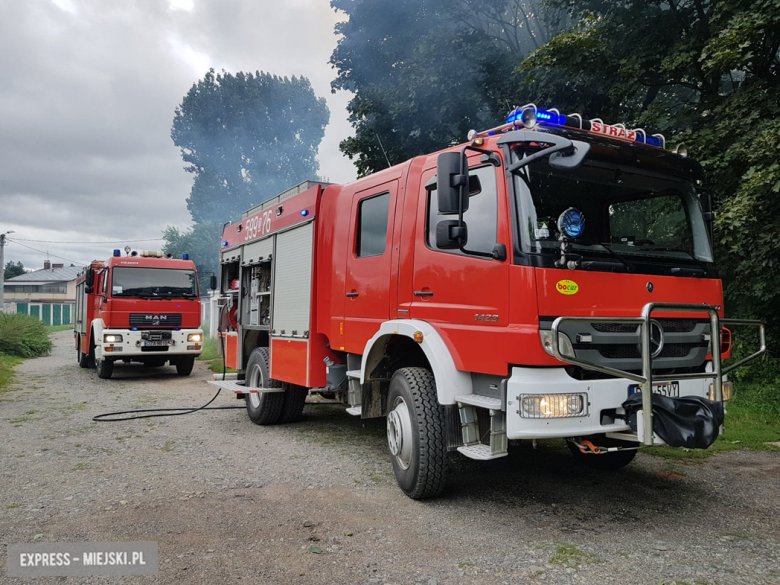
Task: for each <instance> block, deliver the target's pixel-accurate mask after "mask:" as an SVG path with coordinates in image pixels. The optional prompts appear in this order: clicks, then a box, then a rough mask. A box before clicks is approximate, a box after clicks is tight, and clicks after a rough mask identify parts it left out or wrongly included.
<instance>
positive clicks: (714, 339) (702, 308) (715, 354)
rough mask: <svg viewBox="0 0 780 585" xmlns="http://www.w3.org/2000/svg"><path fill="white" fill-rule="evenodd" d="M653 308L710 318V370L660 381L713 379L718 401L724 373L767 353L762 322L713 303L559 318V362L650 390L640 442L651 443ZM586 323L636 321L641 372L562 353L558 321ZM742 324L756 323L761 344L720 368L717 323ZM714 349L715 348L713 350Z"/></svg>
mask: <svg viewBox="0 0 780 585" xmlns="http://www.w3.org/2000/svg"><path fill="white" fill-rule="evenodd" d="M654 311H666V312H677V313H707V315H708V316H709V319H710V339H711V342H710V343H711V351H710V355H711V358H712V372H704V373H701V374H695V373H694V374H677V375H675V376H668V375H660V376H657V377H656V378H655V379H657V380H661V381H668V380H672V379H673V378H674V379H675V380H677V379H686V380H694V379H712V380H713V390H714V392H713V394H714V398H715V400H717V401H722V400H723V375H724V374H727V373H728V372H731V371H732V370H734V369H736V368H738V367H740V366H743V365H744V364H746V363H747V362H749V361H751V360H754V359H755V358H757V357H759V356H760V355H762V354H764V353H765V352H766V334H765V331H764V324H763V323H762V322H761V321H756V320H750V319H720V316H719V315H718V309H717V308H715V307H714V306H712V305H707V304H701V305H695V304H683V303H647V304H646V305H645V306H644V307H642V316H641V317H558V318H557V319H555V321H553V324H552V337H553V339H552V341H553V342H552V352H553V355H554V356H555V357H556V358H557V359H559V360H560V361H562V362H564V363H567V364H572V365H574V366H580V367H582V368H585V369H587V370H594V371H596V372H601V373H603V374H609V375H610V376H615V377H618V378H626V379H628V380H632V381H634V382H638V383H639V384H640V385H641V386H644V387H646V388H650V389H651V391H650V392H642V418H643V421H642V422H643V429H642V444H644V445H652V444H653V397H652V395H653V393H652V388H653V379H654V377H653V365H652V351H651V346H650V318H651V315H652V313H653V312H654ZM569 321H574V322H586V323H618V324H626V323H629V324H630V323H637V324H638V325H639V329H640V332H639V344H640V353H641V356H642V374H641V375H639V374H635V373H633V372H626V371H623V370H618V369H616V368H611V367H609V366H603V365H601V364H596V363H594V362H587V361H584V360H579V359H577V358H576V356H566V355H563V354H562V353H561V350H560V337H559V335H560V332H559V328H560V326H561V323H564V322H569ZM721 325H724V326H726V325H731V326H742V325H752V326H757V327H758V331H759V337H760V344H761V347H760V348H759V350H758V351H757V352H755V353H754V354H752V355H750V356H748V357H746V358H744V359H742V360H739V361H738V362H737V363H735V364H731V365H730V366H728V367H727V368H725V369H724V368H722V367H721V363H720V357H721V356H720V351H719V350H720V332H721V331H720V326H721ZM716 348H717V350H718V351H716Z"/></svg>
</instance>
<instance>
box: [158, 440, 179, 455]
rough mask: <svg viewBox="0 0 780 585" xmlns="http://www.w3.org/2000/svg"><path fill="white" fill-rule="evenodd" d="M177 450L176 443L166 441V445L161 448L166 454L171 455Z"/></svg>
mask: <svg viewBox="0 0 780 585" xmlns="http://www.w3.org/2000/svg"><path fill="white" fill-rule="evenodd" d="M175 448H176V441H165V444H164V445H163V446H162V447H160V451H165V452H166V453H170V452H171V451H173V450H174V449H175Z"/></svg>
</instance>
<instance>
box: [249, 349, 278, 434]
mask: <svg viewBox="0 0 780 585" xmlns="http://www.w3.org/2000/svg"><path fill="white" fill-rule="evenodd" d="M268 362H269V359H268V348H267V347H258V348H256V349H254V350H252V353H251V354H250V355H249V361H248V362H247V365H246V382H245V387H246V388H281V387H282V383H281V382H277V381H276V380H271V379H269V378H268ZM284 395H285V393H284V392H270V393H265V392H263V393H258V392H247V393H246V396H245V400H246V412H247V414H248V415H249V418H250V419H251V420H252V422H253V423H255V424H256V425H272V424H275V423H276V422H278V421H279V418H280V417H281V416H282V409H283V408H284Z"/></svg>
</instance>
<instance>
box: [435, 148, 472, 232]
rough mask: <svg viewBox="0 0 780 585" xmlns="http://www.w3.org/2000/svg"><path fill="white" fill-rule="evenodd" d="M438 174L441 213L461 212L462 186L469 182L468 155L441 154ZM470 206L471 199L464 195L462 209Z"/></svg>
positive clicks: (437, 166) (457, 153)
mask: <svg viewBox="0 0 780 585" xmlns="http://www.w3.org/2000/svg"><path fill="white" fill-rule="evenodd" d="M461 169H464V174H463V175H461V174H460V173H461ZM436 176H437V180H436V191H437V194H438V200H439V214H440V215H454V214H456V213H460V211H461V208H460V193H461V188H462V187H464V186H466V185H468V184H469V166H468V162H467V160H466V156H465V155H464V154H462V153H460V152H445V153H442V154H440V155H439V158H438V160H437V161H436ZM468 208H469V199H468V197H464V198H463V209H462V211H466V210H467V209H468ZM437 232H438V227H437ZM437 237H438V236H437Z"/></svg>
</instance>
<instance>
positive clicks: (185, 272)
mask: <svg viewBox="0 0 780 585" xmlns="http://www.w3.org/2000/svg"><path fill="white" fill-rule="evenodd" d="M128 250H129V248H128ZM214 285H215V287H216V282H215V283H214ZM73 335H74V338H75V344H76V357H77V359H78V362H79V365H80V366H81V367H82V368H88V367H96V368H97V373H98V376H99V377H100V378H106V379H107V378H110V377H111V375H112V374H113V371H114V364H115V363H116V362H118V361H123V362H124V363H130V362H141V363H143V364H144V365H147V366H150V367H159V366H163V365H165V363H166V362H169V363H170V364H171V365H173V366H176V371H177V373H178V374H179V375H180V376H188V375H189V374H190V372H191V371H192V367H193V365H194V364H195V358H196V357H197V356H199V355H200V352H201V349H202V347H203V330H202V329H201V328H200V294H199V291H198V275H197V272H196V270H195V264H194V263H193V262H192V261H191V260H190V259H189V256H188V255H187V254H184V255H183V257H182V258H181V259H174V258H172V257H171V256H170V255H168V257H163V253H162V252H159V251H148V250H145V251H142V252H141V253H140V254H138V253H137V252H135V251H133V252H129V253H128V255H127V256H122V254H121V252H120V251H119V250H114V254H113V256H112V257H111V258H109V259H108V260H107V261H106V262H100V261H97V260H96V261H94V262H93V263H92V264H91V265H90V266H88V267H87V268H86V269H85V270H84V271H83V272H82V273H81V275H79V278H78V280H77V281H76V318H75V321H74V331H73Z"/></svg>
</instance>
